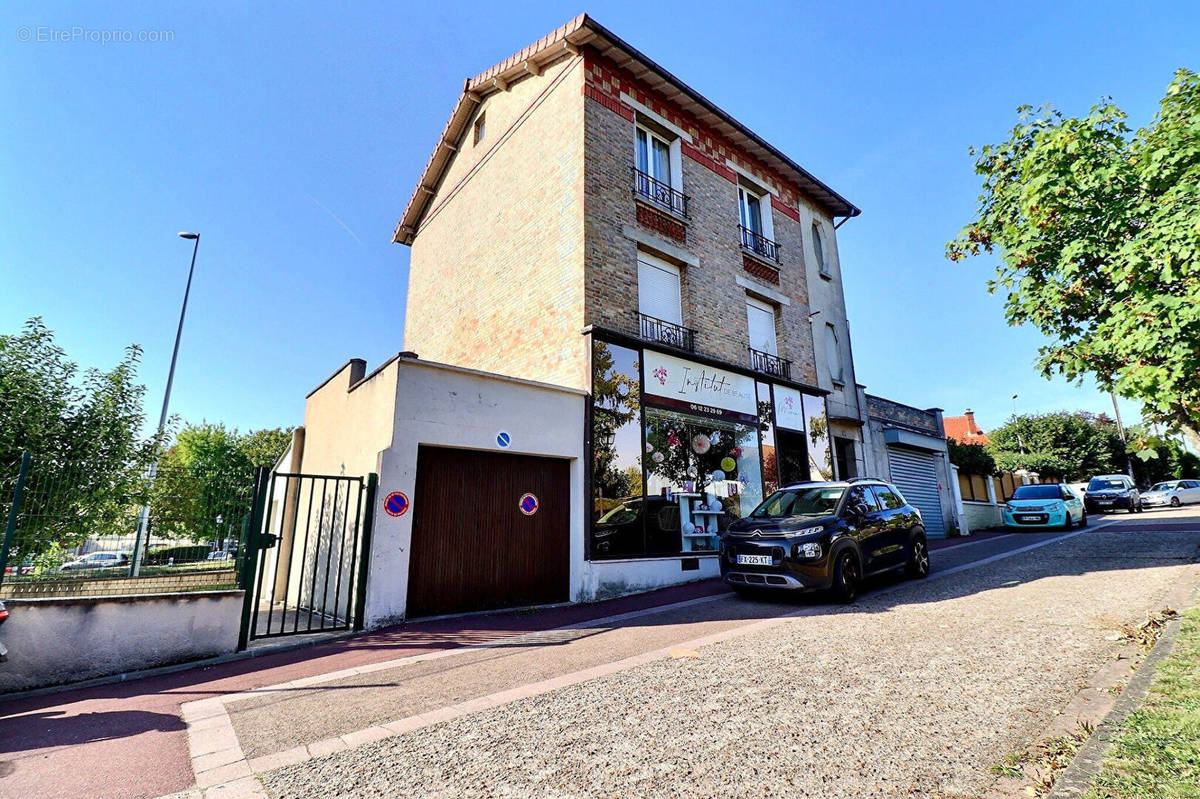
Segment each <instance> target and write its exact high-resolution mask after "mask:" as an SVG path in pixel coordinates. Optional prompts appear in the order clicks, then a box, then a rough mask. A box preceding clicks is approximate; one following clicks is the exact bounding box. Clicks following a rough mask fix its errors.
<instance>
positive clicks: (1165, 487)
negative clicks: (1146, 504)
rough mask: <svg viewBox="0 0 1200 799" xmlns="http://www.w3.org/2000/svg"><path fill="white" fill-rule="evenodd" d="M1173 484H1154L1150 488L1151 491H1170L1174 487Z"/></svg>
mask: <svg viewBox="0 0 1200 799" xmlns="http://www.w3.org/2000/svg"><path fill="white" fill-rule="evenodd" d="M1175 485H1176V484H1175V483H1155V484H1154V485H1152V486H1150V490H1151V491H1170V490H1171V489H1172V488H1174V487H1175Z"/></svg>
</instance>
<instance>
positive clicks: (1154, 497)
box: [1142, 480, 1200, 508]
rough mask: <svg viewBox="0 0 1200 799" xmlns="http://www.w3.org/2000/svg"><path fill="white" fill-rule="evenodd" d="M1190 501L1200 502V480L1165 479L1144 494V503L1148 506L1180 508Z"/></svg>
mask: <svg viewBox="0 0 1200 799" xmlns="http://www.w3.org/2000/svg"><path fill="white" fill-rule="evenodd" d="M1189 502H1200V480H1164V481H1163V482H1161V483H1155V484H1154V485H1152V486H1151V487H1150V490H1149V491H1147V492H1146V493H1144V494H1142V504H1143V505H1145V506H1146V507H1148V508H1150V507H1154V508H1161V507H1164V506H1167V505H1170V506H1171V507H1172V508H1178V507H1179V506H1180V505H1186V504H1188V503H1189Z"/></svg>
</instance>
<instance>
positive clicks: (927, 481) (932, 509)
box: [888, 447, 946, 538]
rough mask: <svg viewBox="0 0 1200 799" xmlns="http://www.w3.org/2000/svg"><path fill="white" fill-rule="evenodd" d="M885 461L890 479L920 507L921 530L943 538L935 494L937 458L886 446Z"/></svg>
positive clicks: (939, 503) (943, 526)
mask: <svg viewBox="0 0 1200 799" xmlns="http://www.w3.org/2000/svg"><path fill="white" fill-rule="evenodd" d="M888 463H889V464H890V465H891V469H892V482H893V483H895V484H896V488H899V489H900V493H901V494H903V495H904V498H905V499H906V500H908V504H910V505H912V506H913V507H915V508H917V509H918V510H920V511H921V517H922V518H923V519H924V520H925V534H926V535H927V536H929V537H930V538H945V537H946V525H945V523H944V522H943V520H942V500H941V497H940V496H939V495H938V478H937V459H936V458H934V456H932V455H929V454H927V453H924V452H915V451H913V450H907V449H899V448H897V447H888Z"/></svg>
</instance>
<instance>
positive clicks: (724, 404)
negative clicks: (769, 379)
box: [642, 350, 758, 422]
mask: <svg viewBox="0 0 1200 799" xmlns="http://www.w3.org/2000/svg"><path fill="white" fill-rule="evenodd" d="M642 365H643V369H644V372H645V375H646V390H645V393H646V395H647V400H648V401H652V402H654V404H656V405H665V406H667V407H670V408H676V409H679V410H683V411H688V412H691V413H699V414H702V415H705V416H716V417H720V418H732V419H740V420H742V421H747V422H756V421H757V420H758V401H757V400H756V398H755V393H754V378H752V377H746V376H745V375H739V374H737V373H735V372H729V371H726V370H724V369H715V368H713V367H711V366H706V365H704V364H699V363H694V362H692V361H685V360H683V359H682V358H674V357H672V356H670V355H664V354H662V353H660V352H654V351H652V350H643V352H642Z"/></svg>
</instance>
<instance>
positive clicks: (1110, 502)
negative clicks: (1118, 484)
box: [1096, 499, 1113, 505]
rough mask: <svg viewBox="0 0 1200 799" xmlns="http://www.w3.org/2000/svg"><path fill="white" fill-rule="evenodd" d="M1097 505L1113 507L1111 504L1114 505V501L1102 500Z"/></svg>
mask: <svg viewBox="0 0 1200 799" xmlns="http://www.w3.org/2000/svg"><path fill="white" fill-rule="evenodd" d="M1096 504H1098V505H1111V504H1113V501H1112V500H1111V499H1102V500H1100V501H1099V502H1098V503H1096Z"/></svg>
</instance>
